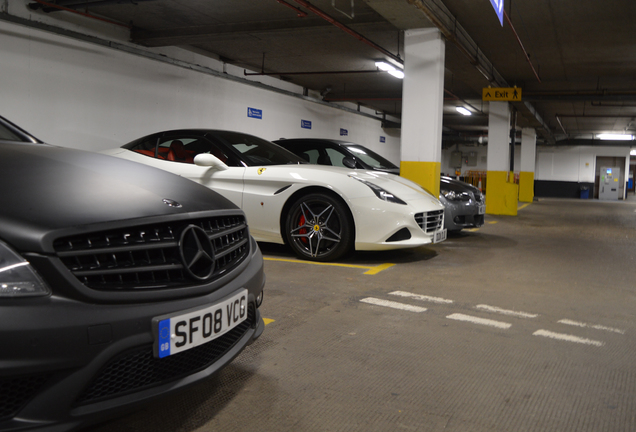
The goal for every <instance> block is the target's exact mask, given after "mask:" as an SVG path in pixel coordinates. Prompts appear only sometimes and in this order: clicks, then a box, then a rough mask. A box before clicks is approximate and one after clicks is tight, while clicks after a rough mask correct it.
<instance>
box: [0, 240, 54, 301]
mask: <svg viewBox="0 0 636 432" xmlns="http://www.w3.org/2000/svg"><path fill="white" fill-rule="evenodd" d="M50 293H51V290H50V289H49V287H48V286H47V285H46V284H45V283H44V281H43V280H42V279H40V277H39V276H38V275H37V274H36V273H35V270H34V269H33V267H31V264H29V262H28V261H26V260H25V259H24V258H22V257H21V256H20V255H18V254H17V253H15V252H14V251H13V250H12V249H11V248H10V247H9V246H7V245H6V244H5V243H3V242H1V241H0V299H1V298H16V297H36V296H44V295H48V294H50Z"/></svg>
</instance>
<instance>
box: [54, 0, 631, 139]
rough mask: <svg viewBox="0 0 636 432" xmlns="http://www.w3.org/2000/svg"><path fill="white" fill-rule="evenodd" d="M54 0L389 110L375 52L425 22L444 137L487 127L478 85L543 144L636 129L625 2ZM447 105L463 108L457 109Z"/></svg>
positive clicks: (390, 95) (391, 49)
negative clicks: (435, 58) (496, 94)
mask: <svg viewBox="0 0 636 432" xmlns="http://www.w3.org/2000/svg"><path fill="white" fill-rule="evenodd" d="M50 1H51V2H54V1H53V0H50ZM80 2H82V3H81V4H79V3H80ZM54 3H57V4H59V5H64V6H65V7H72V8H75V9H78V10H81V11H84V12H89V13H91V14H96V15H99V16H103V17H107V18H110V19H113V20H117V21H120V22H122V23H129V24H130V23H131V24H132V25H133V30H132V32H131V40H132V41H133V42H134V43H137V44H139V45H142V46H149V47H159V46H187V47H190V48H195V49H197V50H199V51H203V52H206V53H209V55H211V56H214V57H216V58H220V59H222V60H224V61H226V62H228V63H231V64H234V65H238V66H240V67H244V68H246V69H249V70H251V71H261V72H264V73H267V74H276V75H275V76H280V78H281V79H284V80H288V81H291V82H293V83H296V84H298V85H300V86H303V87H306V88H308V89H312V90H318V91H323V93H324V94H325V100H327V101H351V102H353V103H360V104H361V105H364V106H368V107H369V108H372V109H375V110H376V111H378V112H383V113H387V114H389V115H394V116H397V117H400V115H401V96H402V82H401V80H398V79H395V78H393V77H391V76H389V75H387V74H386V73H378V72H375V71H376V68H375V65H374V59H377V58H382V57H387V56H394V57H400V58H403V56H404V55H403V41H404V30H407V29H414V28H424V27H433V26H436V27H438V28H440V29H441V30H442V32H443V33H444V35H445V37H446V75H445V89H446V99H445V107H444V130H445V132H444V142H445V144H452V143H455V142H474V141H475V140H476V139H477V138H478V137H479V136H485V135H487V126H488V115H487V114H488V103H487V102H482V100H481V94H482V88H484V87H487V86H488V85H493V86H502V87H503V86H517V87H521V88H522V90H523V102H520V103H515V104H514V106H515V108H516V110H517V112H518V118H517V127H534V128H536V129H537V131H538V133H539V137H540V139H542V140H544V141H546V142H549V143H551V144H554V143H557V144H559V143H574V142H578V143H586V142H587V143H590V141H588V140H590V139H592V138H593V137H594V136H595V134H598V133H602V132H613V133H636V122H635V119H636V25H634V23H635V22H636V3H634V2H633V0H614V1H609V2H607V1H598V0H561V1H558V2H555V1H553V0H534V1H517V0H505V4H504V10H505V12H506V15H507V17H506V18H505V19H504V24H503V27H502V26H501V25H500V23H499V21H498V19H497V16H496V14H495V11H494V9H493V7H492V6H491V4H490V1H489V0H443V1H442V0H311V1H310V2H307V0H212V1H210V0H136V1H134V2H133V1H127V0H105V1H104V0H102V1H100V0H97V1H96V0H92V1H90V2H89V3H86V2H83V0H57V1H56V2H54ZM321 12H322V13H324V15H321ZM334 20H335V21H337V22H336V23H334V22H333V21H334ZM330 21H331V22H330ZM339 24H342V25H343V26H345V27H346V28H344V29H343V28H342V26H338V25H339ZM349 30H350V31H349ZM360 39H363V41H361V40H360ZM335 72H338V73H335ZM344 72H353V73H344ZM458 105H463V106H467V107H469V109H471V110H472V111H473V112H474V115H473V116H470V117H465V116H461V115H459V114H457V113H456V111H455V107H456V106H458ZM575 140H581V141H575ZM595 143H596V144H599V143H598V141H596V142H595Z"/></svg>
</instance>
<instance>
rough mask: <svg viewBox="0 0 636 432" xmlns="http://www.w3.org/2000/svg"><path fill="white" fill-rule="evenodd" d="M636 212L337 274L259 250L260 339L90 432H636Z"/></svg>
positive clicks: (538, 227)
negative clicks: (202, 375) (218, 366)
mask: <svg viewBox="0 0 636 432" xmlns="http://www.w3.org/2000/svg"><path fill="white" fill-rule="evenodd" d="M635 210H636V202H633V201H626V202H617V203H606V202H599V201H592V200H547V199H546V200H540V201H538V202H534V203H532V204H531V205H529V206H526V207H524V208H523V209H521V210H520V211H519V214H518V216H517V217H503V216H491V215H487V217H486V224H485V225H484V226H483V227H482V228H480V229H478V230H474V231H470V232H462V233H460V234H458V235H450V236H449V238H448V239H447V240H446V241H445V242H443V243H441V244H438V245H434V246H430V247H422V248H417V249H413V250H405V251H390V252H379V253H357V254H355V255H353V256H352V257H351V258H349V259H347V260H344V261H342V262H340V263H339V264H341V265H337V266H330V265H315V264H310V263H304V262H297V261H296V260H295V259H294V257H293V256H292V255H291V254H290V253H289V252H287V251H286V250H285V249H284V248H280V247H278V246H274V245H267V244H264V245H261V246H262V249H263V252H264V254H265V257H266V263H265V266H266V273H267V285H266V291H265V299H264V302H263V306H262V312H263V315H264V317H266V318H267V319H268V322H269V324H268V325H267V327H266V329H265V333H264V334H263V336H262V337H261V338H260V339H259V340H258V341H256V342H255V343H254V344H253V345H252V346H250V347H248V348H247V349H246V350H245V351H244V352H243V353H242V354H241V355H240V356H239V357H238V358H237V359H235V361H234V362H233V363H232V364H231V365H230V366H229V367H227V368H226V369H224V370H223V371H221V373H219V374H218V375H217V376H215V377H213V378H212V379H210V380H208V381H207V382H205V383H202V384H200V385H197V386H194V387H191V388H189V389H187V390H185V391H183V392H181V393H180V394H177V395H174V396H171V397H169V398H165V399H161V400H159V401H156V402H155V403H154V404H152V405H150V406H148V407H145V408H144V409H142V410H140V411H138V412H136V413H133V414H131V415H129V416H126V417H122V418H119V419H116V420H113V421H111V422H109V423H106V424H103V425H100V426H97V427H94V428H91V429H90V430H95V431H99V432H105V431H110V430H118V431H158V430H162V431H163V430H165V431H228V432H229V431H244V430H259V431H396V430H406V431H458V432H459V431H462V432H465V431H478V432H482V431H512V430H514V431H556V430H559V431H598V430H608V431H610V430H611V431H618V430H621V431H622V430H625V431H627V430H635V429H636V418H634V415H633V413H634V412H636V366H634V362H633V358H634V349H635V347H636V344H635V342H636V340H635V339H636V337H635V336H634V335H635V334H636V325H635V322H636V314H635V313H634V310H635V306H636V287H635V284H634V277H633V274H634V272H633V270H632V268H633V264H634V260H633V257H634V255H635V253H636V242H635V237H636V216H635V213H634V212H635ZM389 264H393V265H389ZM370 269H376V271H371V272H370ZM370 299H372V300H370ZM400 305H405V307H401V306H400Z"/></svg>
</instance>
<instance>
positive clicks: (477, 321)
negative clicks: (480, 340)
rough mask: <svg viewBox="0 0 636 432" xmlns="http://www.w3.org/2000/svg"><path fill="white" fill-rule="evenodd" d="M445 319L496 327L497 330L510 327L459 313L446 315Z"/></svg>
mask: <svg viewBox="0 0 636 432" xmlns="http://www.w3.org/2000/svg"><path fill="white" fill-rule="evenodd" d="M446 318H449V319H452V320H457V321H468V322H472V323H475V324H481V325H487V326H491V327H497V328H502V329H508V328H510V327H511V326H512V324H508V323H505V322H501V321H494V320H489V319H485V318H477V317H474V316H470V315H464V314H460V313H456V314H452V315H448V316H447V317H446Z"/></svg>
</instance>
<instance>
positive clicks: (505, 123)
mask: <svg viewBox="0 0 636 432" xmlns="http://www.w3.org/2000/svg"><path fill="white" fill-rule="evenodd" d="M509 143H510V107H509V106H508V102H490V108H489V115H488V163H487V170H488V177H487V181H488V183H487V188H486V213H488V214H496V215H510V216H516V215H517V205H518V203H519V186H518V185H516V184H515V183H514V172H510V171H509V169H510V146H509Z"/></svg>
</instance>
